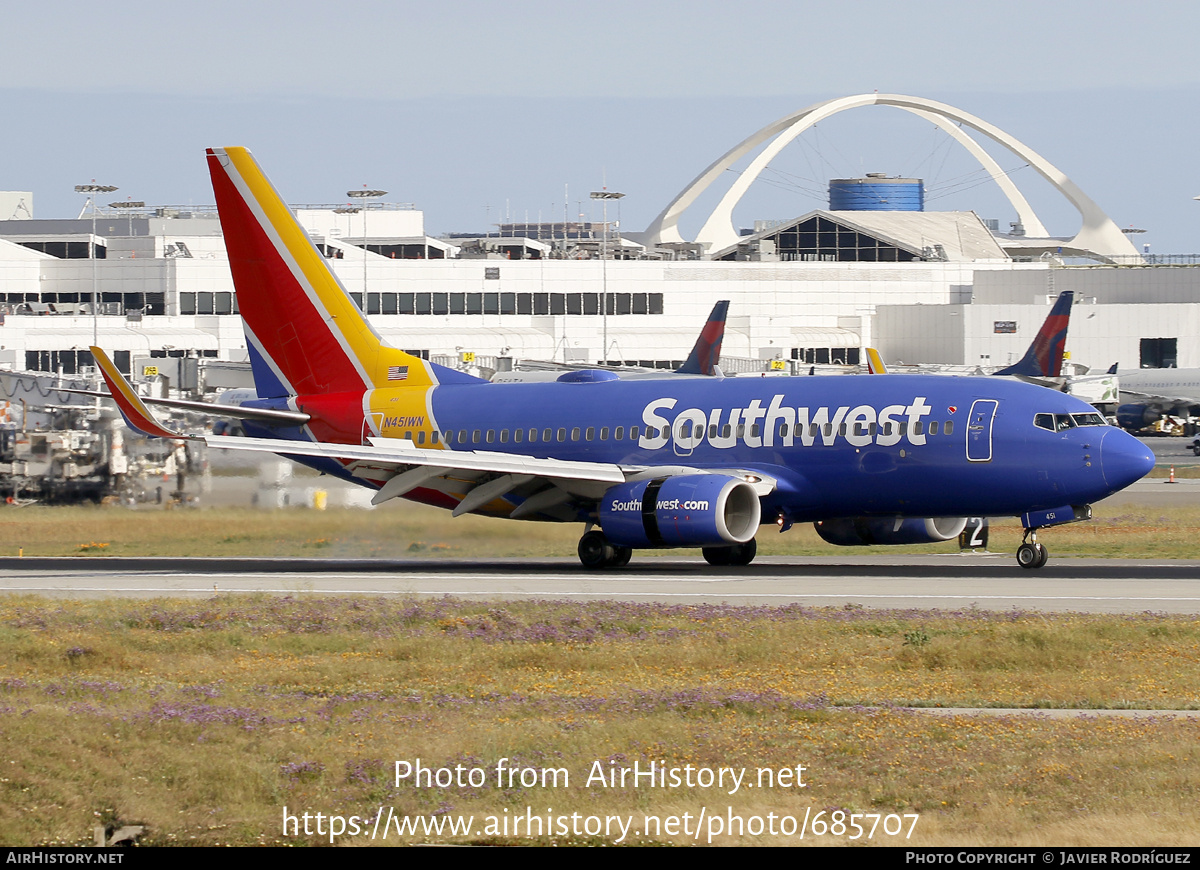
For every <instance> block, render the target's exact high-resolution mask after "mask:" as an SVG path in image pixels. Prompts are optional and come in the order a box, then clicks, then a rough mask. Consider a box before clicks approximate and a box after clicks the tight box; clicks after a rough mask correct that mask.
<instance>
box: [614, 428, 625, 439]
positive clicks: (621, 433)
mask: <svg viewBox="0 0 1200 870" xmlns="http://www.w3.org/2000/svg"><path fill="white" fill-rule="evenodd" d="M623 440H625V427H624V426H618V427H617V428H616V429H614V430H613V441H623Z"/></svg>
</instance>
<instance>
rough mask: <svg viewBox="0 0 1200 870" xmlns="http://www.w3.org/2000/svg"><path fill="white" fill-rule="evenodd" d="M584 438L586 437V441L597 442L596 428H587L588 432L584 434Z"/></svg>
mask: <svg viewBox="0 0 1200 870" xmlns="http://www.w3.org/2000/svg"><path fill="white" fill-rule="evenodd" d="M583 437H584V440H585V441H595V440H596V427H595V426H588V427H587V432H586V433H584V436H583Z"/></svg>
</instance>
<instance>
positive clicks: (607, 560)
mask: <svg viewBox="0 0 1200 870" xmlns="http://www.w3.org/2000/svg"><path fill="white" fill-rule="evenodd" d="M577 552H578V553H579V561H580V562H582V563H583V567H585V568H587V569H588V570H591V571H595V570H597V569H600V568H607V567H608V566H609V565H611V564H612V563H613V557H614V555H615V554H614V552H613V547H612V544H610V543H609V542H608V538H607V537H605V535H604V532H588V533H587V534H586V535H584V536H583V537H582V538H580V539H579V548H578V551H577Z"/></svg>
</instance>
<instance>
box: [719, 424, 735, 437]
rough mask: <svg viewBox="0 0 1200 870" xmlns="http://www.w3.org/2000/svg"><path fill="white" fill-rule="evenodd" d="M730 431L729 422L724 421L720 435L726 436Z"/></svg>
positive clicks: (731, 430)
mask: <svg viewBox="0 0 1200 870" xmlns="http://www.w3.org/2000/svg"><path fill="white" fill-rule="evenodd" d="M731 432H733V427H732V426H731V425H730V424H728V423H726V424H725V425H724V426H722V427H721V437H722V438H728V437H729V434H730V433H731Z"/></svg>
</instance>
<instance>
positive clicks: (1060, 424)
mask: <svg viewBox="0 0 1200 870" xmlns="http://www.w3.org/2000/svg"><path fill="white" fill-rule="evenodd" d="M1054 428H1055V429H1057V430H1058V431H1059V432H1063V431H1066V430H1067V429H1074V428H1075V421H1074V420H1072V419H1071V415H1070V414H1055V415H1054Z"/></svg>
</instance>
